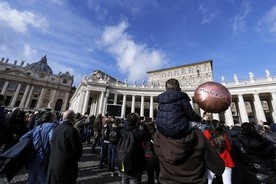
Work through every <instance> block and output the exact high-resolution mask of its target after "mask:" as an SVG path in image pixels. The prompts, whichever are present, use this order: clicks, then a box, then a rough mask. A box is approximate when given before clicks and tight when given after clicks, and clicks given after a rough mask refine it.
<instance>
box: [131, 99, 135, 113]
mask: <svg viewBox="0 0 276 184" xmlns="http://www.w3.org/2000/svg"><path fill="white" fill-rule="evenodd" d="M131 113H135V95H132V100H131Z"/></svg>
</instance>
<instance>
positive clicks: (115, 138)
mask: <svg viewBox="0 0 276 184" xmlns="http://www.w3.org/2000/svg"><path fill="white" fill-rule="evenodd" d="M108 140H109V142H110V143H111V144H114V145H117V144H118V142H119V140H120V135H119V133H118V132H117V131H116V130H115V131H112V132H110V133H109V135H108Z"/></svg>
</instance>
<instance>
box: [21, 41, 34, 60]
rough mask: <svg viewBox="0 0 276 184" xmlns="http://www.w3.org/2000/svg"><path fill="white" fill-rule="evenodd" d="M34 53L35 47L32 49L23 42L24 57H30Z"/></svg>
mask: <svg viewBox="0 0 276 184" xmlns="http://www.w3.org/2000/svg"><path fill="white" fill-rule="evenodd" d="M36 53H37V51H36V50H35V49H32V48H31V47H30V45H29V44H24V51H23V55H24V58H31V57H32V56H33V55H35V54H36Z"/></svg>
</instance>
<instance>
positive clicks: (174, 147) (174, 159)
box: [154, 131, 197, 164]
mask: <svg viewBox="0 0 276 184" xmlns="http://www.w3.org/2000/svg"><path fill="white" fill-rule="evenodd" d="M154 143H155V144H156V145H157V149H158V147H159V146H161V145H162V147H163V148H164V147H165V148H166V149H158V150H156V153H157V154H158V155H162V157H163V159H165V160H166V161H167V162H169V163H173V164H175V163H179V162H182V161H183V160H186V159H188V158H189V157H190V155H191V154H193V152H194V145H195V144H197V137H196V135H195V132H194V131H189V132H188V133H187V135H186V136H185V138H183V139H177V140H176V139H171V138H168V137H166V136H164V135H162V134H161V133H159V132H158V131H157V132H156V134H155V138H154ZM158 152H159V153H158Z"/></svg>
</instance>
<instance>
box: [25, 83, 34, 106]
mask: <svg viewBox="0 0 276 184" xmlns="http://www.w3.org/2000/svg"><path fill="white" fill-rule="evenodd" d="M33 91H34V86H32V87H31V89H30V92H29V95H28V98H27V101H26V103H25V108H28V107H29V104H30V102H31V98H32V94H33Z"/></svg>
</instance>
